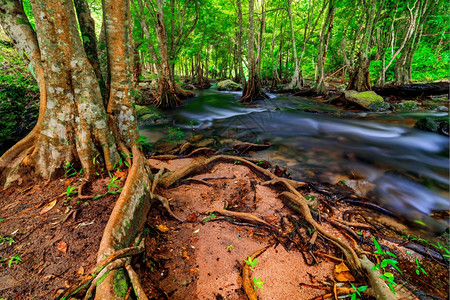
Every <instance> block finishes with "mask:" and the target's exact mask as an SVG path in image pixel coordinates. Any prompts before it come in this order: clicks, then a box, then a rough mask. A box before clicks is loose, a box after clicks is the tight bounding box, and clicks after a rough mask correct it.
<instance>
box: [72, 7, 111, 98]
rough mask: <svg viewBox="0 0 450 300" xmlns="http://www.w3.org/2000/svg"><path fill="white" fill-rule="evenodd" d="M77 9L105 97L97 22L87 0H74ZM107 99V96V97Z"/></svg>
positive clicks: (88, 54)
mask: <svg viewBox="0 0 450 300" xmlns="http://www.w3.org/2000/svg"><path fill="white" fill-rule="evenodd" d="M74 4H75V9H76V13H77V18H78V22H79V24H80V31H81V35H82V37H83V47H84V51H85V52H86V55H87V58H88V59H89V62H90V63H91V65H92V68H93V69H94V72H95V75H96V76H97V80H98V84H99V86H100V92H101V93H102V96H103V98H105V96H106V95H105V88H106V87H105V81H104V79H103V75H102V72H101V70H100V60H99V58H98V53H97V49H98V47H97V36H96V34H95V23H94V20H93V19H92V17H91V13H90V10H89V5H88V3H87V2H86V0H74ZM105 99H106V98H105Z"/></svg>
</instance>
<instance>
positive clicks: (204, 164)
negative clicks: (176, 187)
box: [161, 155, 307, 188]
mask: <svg viewBox="0 0 450 300" xmlns="http://www.w3.org/2000/svg"><path fill="white" fill-rule="evenodd" d="M219 162H226V163H232V164H233V163H235V162H239V164H241V165H244V166H246V167H248V168H249V169H250V170H252V171H254V172H255V173H257V174H259V175H260V176H261V175H262V176H263V178H265V179H266V180H268V179H279V177H277V176H276V175H275V174H273V173H271V172H270V171H269V170H267V169H264V168H262V167H259V166H257V165H255V164H254V163H252V162H251V161H249V160H247V159H244V158H242V157H239V156H229V155H217V156H213V157H210V158H207V159H199V160H197V161H194V162H192V163H191V164H189V165H187V166H185V167H182V168H180V169H178V170H176V171H174V172H173V173H170V174H167V173H166V174H167V175H165V176H163V179H162V180H161V181H162V182H163V187H165V188H168V187H170V186H171V185H172V184H174V183H175V182H176V181H177V180H179V179H181V178H184V177H186V176H188V175H191V174H194V173H198V172H200V171H202V170H204V169H207V168H211V167H212V166H213V165H214V164H217V163H219ZM283 180H286V181H287V182H289V183H291V185H292V186H294V187H295V188H300V187H305V186H306V185H307V183H305V182H297V181H294V180H290V179H283Z"/></svg>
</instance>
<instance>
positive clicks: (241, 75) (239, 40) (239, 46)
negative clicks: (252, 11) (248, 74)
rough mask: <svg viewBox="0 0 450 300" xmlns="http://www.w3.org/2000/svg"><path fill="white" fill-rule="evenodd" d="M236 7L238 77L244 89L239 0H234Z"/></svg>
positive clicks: (240, 6) (240, 7)
mask: <svg viewBox="0 0 450 300" xmlns="http://www.w3.org/2000/svg"><path fill="white" fill-rule="evenodd" d="M236 4H237V9H238V27H239V29H238V32H237V44H238V67H239V78H240V80H241V84H242V90H243V91H245V88H246V86H245V85H246V80H245V75H244V67H243V66H242V33H243V32H244V31H243V29H242V5H241V0H236Z"/></svg>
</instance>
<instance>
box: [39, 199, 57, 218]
mask: <svg viewBox="0 0 450 300" xmlns="http://www.w3.org/2000/svg"><path fill="white" fill-rule="evenodd" d="M57 200H58V199H55V200H53V201H52V202H50V203H49V204H47V205H46V206H45V207H44V208H43V209H42V210H41V212H40V214H41V215H43V214H45V213H46V212H48V211H49V210H50V209H52V208H53V206H55V204H56V201H57Z"/></svg>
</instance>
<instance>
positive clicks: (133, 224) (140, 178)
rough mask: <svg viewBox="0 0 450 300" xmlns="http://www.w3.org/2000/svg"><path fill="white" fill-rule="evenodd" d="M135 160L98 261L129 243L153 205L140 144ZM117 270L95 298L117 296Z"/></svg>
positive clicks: (101, 285)
mask: <svg viewBox="0 0 450 300" xmlns="http://www.w3.org/2000/svg"><path fill="white" fill-rule="evenodd" d="M132 153H133V162H132V163H133V164H132V166H131V169H130V171H129V174H128V177H127V180H126V182H125V186H124V188H123V191H122V193H121V194H120V196H119V199H118V200H117V202H116V205H115V206H114V209H113V211H112V213H111V216H110V218H109V220H108V223H107V224H106V227H105V230H104V232H103V237H102V240H101V242H100V248H99V251H98V253H97V262H98V263H99V264H101V263H102V262H103V261H104V260H105V259H106V257H108V256H109V255H111V254H112V253H114V252H115V251H116V250H117V249H121V248H124V247H127V246H128V245H129V244H130V243H131V241H132V240H133V238H134V237H135V235H136V233H137V232H138V231H139V230H140V228H141V227H142V225H143V224H144V222H145V216H146V215H147V212H148V210H149V209H150V201H149V200H150V191H149V190H150V188H151V182H150V179H149V177H148V172H147V166H146V161H145V159H144V157H143V155H142V154H141V152H140V151H139V149H138V148H137V146H134V147H133V151H132ZM113 273H114V272H110V273H109V274H108V275H107V276H106V278H105V279H104V280H103V281H102V282H101V283H100V284H98V286H97V290H96V295H95V299H114V295H115V289H114V277H113Z"/></svg>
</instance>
